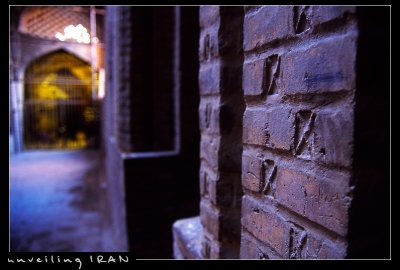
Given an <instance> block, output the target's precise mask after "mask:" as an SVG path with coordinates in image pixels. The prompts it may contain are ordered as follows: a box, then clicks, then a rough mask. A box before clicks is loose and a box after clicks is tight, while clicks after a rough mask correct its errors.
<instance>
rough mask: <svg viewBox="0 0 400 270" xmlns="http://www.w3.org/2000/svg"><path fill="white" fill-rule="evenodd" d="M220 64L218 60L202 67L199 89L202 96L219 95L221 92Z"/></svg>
mask: <svg viewBox="0 0 400 270" xmlns="http://www.w3.org/2000/svg"><path fill="white" fill-rule="evenodd" d="M220 72H221V68H220V62H219V60H216V61H215V62H213V63H212V64H204V65H201V66H200V71H199V87H200V94H202V95H207V94H218V93H219V92H220Z"/></svg>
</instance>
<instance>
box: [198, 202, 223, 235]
mask: <svg viewBox="0 0 400 270" xmlns="http://www.w3.org/2000/svg"><path fill="white" fill-rule="evenodd" d="M200 220H201V224H203V226H204V229H205V230H207V232H208V233H210V234H211V235H213V236H214V237H216V238H217V239H218V236H219V233H220V224H219V221H220V212H219V210H218V209H215V208H214V207H212V205H211V204H210V203H209V202H208V201H207V200H201V202H200Z"/></svg>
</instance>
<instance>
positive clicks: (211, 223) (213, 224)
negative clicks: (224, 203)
mask: <svg viewBox="0 0 400 270" xmlns="http://www.w3.org/2000/svg"><path fill="white" fill-rule="evenodd" d="M200 220H201V223H202V224H203V226H204V228H205V230H206V232H207V233H208V234H210V235H212V236H213V237H214V238H215V240H218V241H225V242H229V241H230V240H229V239H236V238H237V239H239V237H240V222H239V220H240V211H239V209H231V210H230V211H229V210H227V209H223V210H221V209H219V208H217V207H216V206H214V205H213V204H212V203H211V202H210V201H209V200H204V199H203V200H201V202H200Z"/></svg>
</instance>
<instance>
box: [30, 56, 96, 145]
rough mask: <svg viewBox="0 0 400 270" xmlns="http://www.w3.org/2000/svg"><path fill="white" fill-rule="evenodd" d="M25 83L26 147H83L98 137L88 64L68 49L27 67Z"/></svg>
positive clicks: (44, 57) (38, 60)
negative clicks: (68, 51)
mask: <svg viewBox="0 0 400 270" xmlns="http://www.w3.org/2000/svg"><path fill="white" fill-rule="evenodd" d="M97 77H98V76H97V74H96V89H97V84H98V80H97ZM24 86H25V87H24V112H23V116H24V135H23V136H24V148H25V149H80V148H85V147H87V146H88V145H89V144H90V143H89V142H90V141H91V140H92V139H93V138H95V136H96V134H95V133H96V131H97V128H96V125H97V122H98V117H96V116H97V111H98V110H97V106H95V104H94V103H93V102H92V89H93V87H92V71H91V66H90V65H89V64H88V63H86V62H84V61H82V60H81V59H79V58H77V57H76V56H74V55H72V54H70V53H67V52H66V51H64V50H59V51H56V52H53V53H50V54H47V55H45V56H43V57H41V58H39V59H37V60H35V61H34V62H32V63H31V64H30V65H29V66H28V67H27V69H26V71H25V84H24Z"/></svg>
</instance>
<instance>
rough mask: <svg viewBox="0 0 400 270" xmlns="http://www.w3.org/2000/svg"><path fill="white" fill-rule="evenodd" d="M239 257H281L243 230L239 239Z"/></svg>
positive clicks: (261, 258) (262, 258)
mask: <svg viewBox="0 0 400 270" xmlns="http://www.w3.org/2000/svg"><path fill="white" fill-rule="evenodd" d="M240 259H260V260H264V259H282V257H281V256H279V254H278V253H276V252H275V251H273V250H272V249H271V248H270V247H268V246H267V245H265V244H263V243H261V242H260V241H258V240H257V239H256V238H254V237H253V236H252V235H251V234H249V233H247V232H246V231H245V230H244V231H243V232H242V236H241V241H240Z"/></svg>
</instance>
